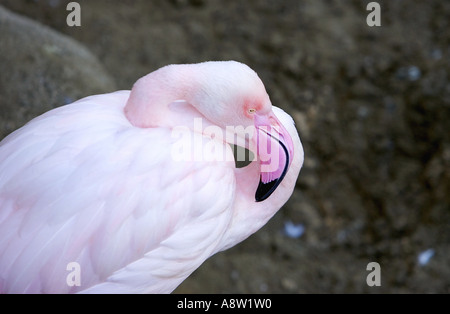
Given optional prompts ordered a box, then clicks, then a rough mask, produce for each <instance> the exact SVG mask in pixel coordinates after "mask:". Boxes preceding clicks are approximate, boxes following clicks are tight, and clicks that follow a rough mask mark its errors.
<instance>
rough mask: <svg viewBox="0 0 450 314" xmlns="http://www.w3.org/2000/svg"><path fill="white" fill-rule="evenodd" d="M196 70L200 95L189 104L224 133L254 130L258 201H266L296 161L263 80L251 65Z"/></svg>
mask: <svg viewBox="0 0 450 314" xmlns="http://www.w3.org/2000/svg"><path fill="white" fill-rule="evenodd" d="M195 66H196V69H195V77H196V80H194V81H195V82H196V83H194V84H195V85H196V86H195V87H194V88H192V90H195V91H196V92H195V93H193V94H192V96H193V97H192V98H191V99H190V100H189V101H190V102H191V103H192V104H193V105H194V106H195V107H196V108H197V109H198V110H199V111H200V112H201V113H202V114H203V115H204V116H205V117H206V118H207V119H209V120H210V121H212V122H213V123H214V124H215V125H218V126H220V127H222V128H223V129H226V128H229V127H230V126H231V127H234V129H235V130H237V129H238V128H240V130H249V129H250V130H254V132H250V133H253V136H252V138H251V139H250V140H249V143H248V144H249V149H250V150H251V151H253V152H254V153H255V156H256V159H257V160H258V161H259V163H260V182H259V185H258V188H257V190H256V193H255V200H256V201H257V202H261V201H264V200H265V199H267V198H268V197H269V196H270V195H271V194H272V193H273V192H274V191H275V189H276V188H277V187H278V186H279V184H280V183H281V182H282V180H283V178H284V176H285V174H286V173H287V170H288V168H289V166H290V164H291V162H292V160H293V153H294V145H293V141H292V138H291V136H290V134H289V133H288V131H287V130H286V128H285V127H284V126H283V124H282V123H281V122H280V121H279V119H278V118H277V117H276V116H275V114H274V112H273V110H272V103H271V101H270V99H269V96H268V94H267V92H266V89H265V87H264V84H263V83H262V81H261V79H260V78H259V77H258V75H257V74H256V72H255V71H253V70H252V69H251V68H249V67H248V66H247V65H245V64H242V63H239V62H235V61H219V62H205V63H200V64H197V65H195ZM248 133H249V132H247V131H245V134H248ZM237 135H238V136H239V133H237Z"/></svg>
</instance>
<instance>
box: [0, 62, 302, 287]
mask: <svg viewBox="0 0 450 314" xmlns="http://www.w3.org/2000/svg"><path fill="white" fill-rule="evenodd" d="M224 65H226V64H225V63H224V64H222V66H224ZM233 65H234V63H233ZM239 67H240V66H239ZM242 67H244V65H242ZM245 69H246V71H247V68H245ZM224 71H226V69H224ZM211 79H214V78H213V77H212V78H211ZM135 86H136V85H135ZM159 88H160V87H159ZM138 91H139V90H138ZM133 92H135V91H134V90H133V91H131V93H130V91H119V92H115V93H111V94H105V95H97V96H91V97H87V98H84V99H81V100H79V101H77V102H75V103H73V104H70V105H66V106H63V107H59V108H57V109H54V110H51V111H49V112H47V113H45V114H43V115H41V116H39V117H37V118H35V119H34V120H32V121H30V122H29V123H28V124H27V125H25V126H24V127H22V128H21V129H19V130H17V131H16V132H13V133H12V134H10V135H9V136H8V137H6V138H5V139H4V140H3V141H2V142H1V143H0V292H2V293H76V292H81V293H161V292H162V293H167V292H171V291H172V290H173V289H175V288H176V287H177V286H178V285H179V284H180V283H181V282H182V281H183V280H184V279H185V278H186V277H188V276H189V275H190V274H191V273H192V272H193V271H194V270H195V269H196V268H198V267H199V266H200V265H201V264H202V263H203V262H204V261H205V260H206V259H207V258H208V257H210V256H211V255H213V254H215V253H216V252H218V251H221V250H224V249H226V248H229V247H231V246H233V245H235V244H236V243H238V242H240V241H242V240H244V239H245V238H247V237H248V236H249V235H250V234H252V233H253V232H255V231H257V230H258V229H259V228H260V227H261V226H263V225H264V224H265V223H266V222H267V220H268V219H270V217H272V216H273V214H275V213H276V211H277V210H278V209H279V208H280V207H281V206H282V205H283V204H284V203H285V202H286V201H287V199H288V198H289V196H290V194H291V193H292V190H293V188H294V185H295V181H296V179H297V176H298V173H299V170H300V168H301V165H302V162H303V150H302V148H301V143H300V140H299V138H298V135H297V132H296V130H295V127H294V125H293V122H292V119H291V118H290V117H289V116H288V115H287V114H286V113H284V112H283V111H282V110H280V109H278V108H275V107H273V111H274V113H275V115H276V117H277V118H278V119H279V121H280V123H282V124H283V126H284V127H285V128H286V129H287V132H288V133H289V136H290V137H291V138H292V143H293V146H292V150H293V154H292V155H293V156H291V157H292V158H291V165H290V166H289V170H287V174H286V177H285V178H284V179H282V182H281V183H280V186H279V187H277V188H276V190H275V191H274V192H273V194H272V195H271V196H268V198H267V199H266V200H264V201H261V202H256V201H255V199H254V191H255V190H257V188H258V184H259V181H260V178H261V170H260V167H261V164H260V163H258V162H252V163H251V164H250V165H249V166H247V167H245V168H241V169H236V167H235V164H234V161H233V152H232V150H231V148H230V146H229V145H228V144H227V143H226V142H223V141H220V140H216V141H212V140H211V138H209V137H207V136H205V135H204V134H201V133H199V132H194V131H192V130H190V129H189V128H188V133H189V136H188V137H187V138H186V139H189V140H191V141H193V142H196V143H200V147H201V148H202V152H201V154H202V158H201V159H200V160H189V161H185V160H183V161H178V162H177V161H174V158H173V153H174V146H175V145H179V140H180V139H179V138H176V137H174V135H173V128H174V125H175V122H176V123H178V124H181V125H185V126H188V125H190V124H191V122H192V118H193V117H194V116H201V117H205V116H204V115H203V114H202V110H201V108H202V105H198V106H196V107H193V106H191V102H192V100H183V99H178V97H176V96H179V95H173V98H170V97H168V96H167V95H166V94H164V90H160V91H159V93H161V94H164V96H165V97H168V98H167V99H168V100H167V101H166V102H167V104H166V106H167V107H164V108H161V111H163V112H164V110H166V111H165V115H164V116H161V115H159V116H158V119H156V120H155V121H159V122H158V124H159V125H153V126H144V125H142V126H141V125H137V124H139V123H135V121H133V119H132V118H130V114H129V112H128V113H127V106H129V104H130V99H133V97H132V96H133ZM184 93H186V91H185V92H184ZM192 93H194V92H192ZM172 94H173V92H172ZM149 97H150V98H151V96H149ZM134 98H136V97H134ZM138 98H139V99H140V100H144V101H145V100H146V99H148V98H146V97H144V96H142V97H138ZM186 98H189V97H186ZM160 99H161V98H160ZM152 101H154V102H157V100H156V99H153V100H152ZM208 101H209V103H211V101H212V100H211V99H209V100H208ZM198 103H199V104H201V103H202V101H198ZM152 104H153V103H152ZM169 104H171V106H175V107H170V106H169ZM211 105H212V104H211ZM161 106H162V105H161ZM170 108H172V109H170ZM174 108H175V109H174ZM199 108H200V109H199ZM131 115H132V114H131ZM157 115H158V114H157V113H155V116H157ZM210 115H214V110H212V113H210ZM164 118H165V119H167V120H168V121H169V120H170V121H172V122H170V123H168V124H167V125H161V123H160V122H161V121H165V120H163V119H164ZM146 121H152V120H151V119H150V120H148V119H147V118H146ZM174 121H175V122H174ZM205 121H208V122H207V125H215V124H217V122H214V121H211V119H207V118H205ZM284 137H286V136H284ZM284 137H283V139H284ZM186 139H185V140H186ZM286 146H289V145H288V144H286ZM219 148H220V149H219ZM224 157H226V158H224ZM286 169H287V165H286ZM277 171H278V172H279V170H278V169H277ZM278 172H277V173H278ZM277 176H278V177H279V176H280V175H277ZM73 262H76V263H77V264H78V265H80V274H81V282H80V285H75V286H73V285H69V284H68V283H67V280H66V279H67V276H68V274H69V271H68V269H67V266H68V265H69V264H70V263H73Z"/></svg>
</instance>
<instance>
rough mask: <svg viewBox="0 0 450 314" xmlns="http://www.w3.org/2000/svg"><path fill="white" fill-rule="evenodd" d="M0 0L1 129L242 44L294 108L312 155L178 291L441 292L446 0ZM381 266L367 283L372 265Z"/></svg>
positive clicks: (445, 239) (446, 267)
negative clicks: (377, 10)
mask: <svg viewBox="0 0 450 314" xmlns="http://www.w3.org/2000/svg"><path fill="white" fill-rule="evenodd" d="M69 2H70V1H65V0H0V138H2V137H4V136H6V135H7V134H8V133H10V132H11V131H13V130H14V129H17V128H19V127H20V126H22V125H23V124H24V123H25V122H27V121H28V120H30V119H31V118H33V117H35V116H37V115H39V114H41V113H43V112H45V111H47V110H49V109H51V108H53V107H56V106H60V105H63V104H67V103H70V102H73V101H74V100H76V99H79V98H81V97H84V96H87V95H91V94H97V93H104V92H111V91H114V90H117V89H130V88H131V87H132V85H133V83H134V82H135V81H136V80H137V79H138V78H139V77H141V76H143V75H145V74H147V73H149V72H151V71H153V70H155V69H157V68H159V67H161V66H164V65H167V64H170V63H192V62H200V61H206V60H230V59H233V60H237V61H241V62H244V63H246V64H248V65H249V66H250V67H252V68H253V69H254V70H255V71H256V72H257V73H258V74H259V76H260V77H261V79H262V81H263V82H264V83H265V85H266V88H267V91H268V93H269V95H270V97H271V100H272V103H273V104H274V105H276V106H279V107H281V108H283V109H284V110H286V111H287V112H288V113H289V114H291V116H292V117H293V118H294V120H295V122H296V125H297V128H298V131H299V134H300V137H301V139H302V142H303V145H304V149H305V164H304V167H303V169H302V171H301V173H300V176H299V178H298V182H297V186H296V189H295V192H294V194H293V196H292V197H291V199H290V200H289V202H288V203H287V204H286V205H285V206H284V207H283V208H282V209H281V210H280V211H279V212H278V213H277V214H276V215H275V217H274V218H273V219H272V220H271V221H270V222H269V223H268V224H267V225H266V226H265V227H264V228H263V229H261V230H260V231H259V232H257V233H256V234H254V235H253V236H251V237H250V238H249V239H247V240H246V241H244V242H243V243H241V244H239V245H237V246H236V247H234V248H232V249H230V250H228V251H226V252H222V253H219V254H217V255H215V256H213V257H212V258H210V259H209V260H208V261H206V262H205V263H204V264H203V265H202V266H201V267H200V268H199V269H198V270H197V271H196V272H195V273H193V274H192V276H191V277H190V278H188V279H187V280H186V281H185V282H184V283H183V284H182V285H181V286H180V287H179V288H178V289H177V290H176V291H175V292H179V293H449V292H450V229H449V223H450V77H449V75H450V74H449V73H450V72H449V70H450V64H449V57H450V25H449V24H450V2H449V1H442V0H430V1H414V0H408V1H402V0H391V1H377V2H378V3H379V4H380V5H381V26H380V27H369V26H368V25H367V23H366V18H367V15H368V14H369V13H370V12H369V11H367V10H366V6H367V4H368V3H369V2H370V1H362V0H352V1H351V0H348V1H331V0H329V1H324V0H314V1H313V0H310V1H306V0H305V1H299V0H281V1H273V0H258V1H237V0H227V1H219V0H151V1H149V0H124V1H111V0H110V1H107V0H89V1H87V0H86V1H82V0H80V1H77V2H78V3H79V4H80V5H81V26H80V27H69V26H68V25H67V23H66V18H67V15H68V14H69V13H70V12H69V11H67V10H66V6H67V4H68V3H69ZM370 262H377V263H379V264H380V267H381V286H375V287H369V286H368V285H367V284H366V277H367V276H368V275H369V271H367V270H366V266H367V264H368V263H370Z"/></svg>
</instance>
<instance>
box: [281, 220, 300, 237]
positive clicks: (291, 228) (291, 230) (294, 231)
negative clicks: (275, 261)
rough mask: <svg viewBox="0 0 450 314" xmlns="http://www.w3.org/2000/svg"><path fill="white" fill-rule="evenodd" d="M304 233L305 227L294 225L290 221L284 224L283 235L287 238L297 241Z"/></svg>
mask: <svg viewBox="0 0 450 314" xmlns="http://www.w3.org/2000/svg"><path fill="white" fill-rule="evenodd" d="M304 232H305V226H303V225H302V224H294V223H293V222H292V221H290V220H288V221H286V222H285V223H284V233H285V234H286V235H287V236H288V237H289V238H294V239H298V238H300V237H301V236H302V235H303V233H304Z"/></svg>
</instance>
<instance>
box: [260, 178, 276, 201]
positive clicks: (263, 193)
mask: <svg viewBox="0 0 450 314" xmlns="http://www.w3.org/2000/svg"><path fill="white" fill-rule="evenodd" d="M280 182H281V180H280V179H277V180H274V181H271V182H268V183H262V181H259V185H258V188H257V189H256V193H255V200H256V202H262V201H264V200H266V199H267V198H268V197H269V196H270V195H271V194H272V193H273V192H274V191H275V189H276V188H277V187H278V185H279V184H280Z"/></svg>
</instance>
